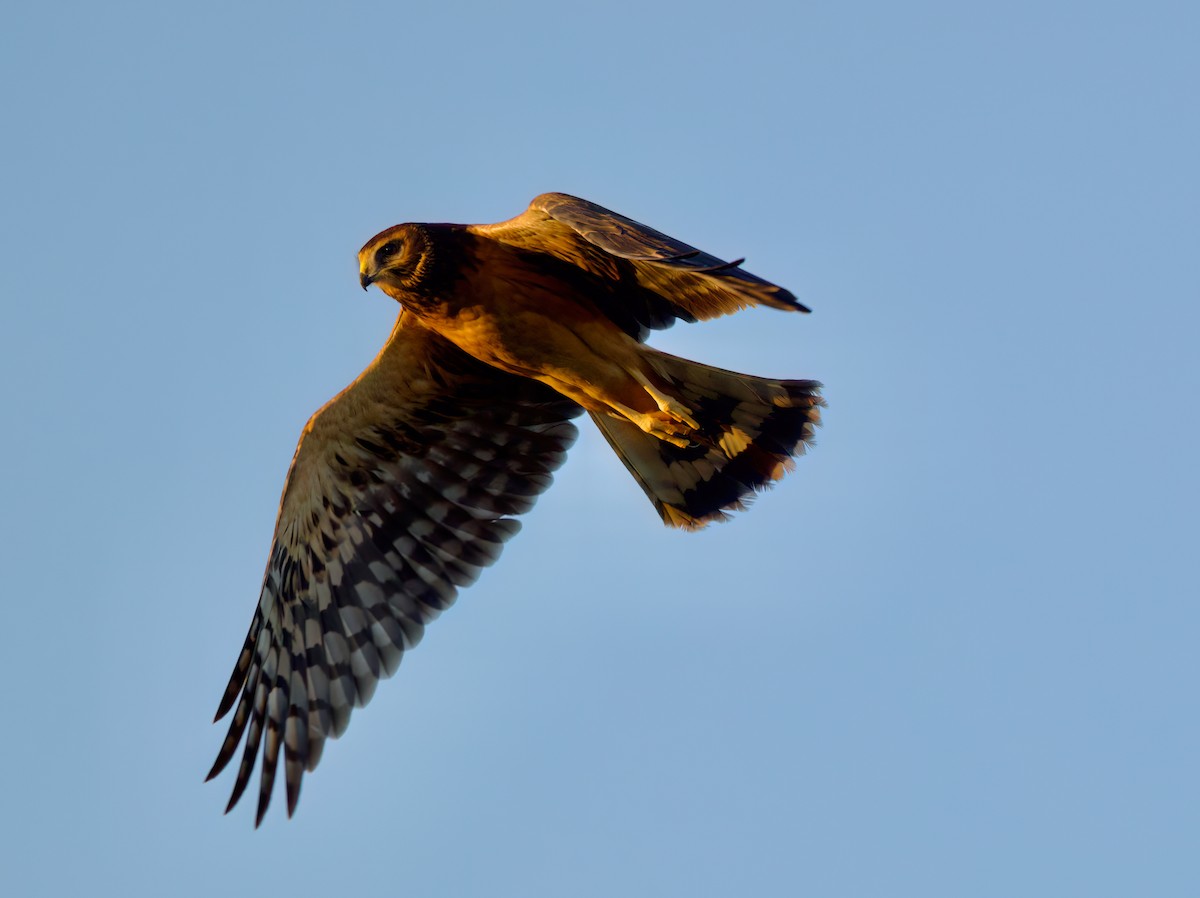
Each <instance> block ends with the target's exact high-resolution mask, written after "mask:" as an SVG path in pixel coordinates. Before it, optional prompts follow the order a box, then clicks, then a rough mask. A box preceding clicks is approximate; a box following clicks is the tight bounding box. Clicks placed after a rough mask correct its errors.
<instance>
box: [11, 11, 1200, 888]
mask: <svg viewBox="0 0 1200 898" xmlns="http://www.w3.org/2000/svg"><path fill="white" fill-rule="evenodd" d="M334 6H335V5H334V4H316V3H288V4H254V3H251V4H233V3H229V4H225V3H214V4H197V3H192V4H175V3H150V2H147V3H127V2H113V3H106V4H93V3H87V4H84V3H54V4H34V3H21V4H18V5H13V6H12V7H11V8H9V9H8V10H7V11H6V13H5V16H4V24H3V28H2V29H0V76H2V77H0V94H2V95H3V110H4V129H3V131H4V136H3V140H2V141H0V179H2V180H3V202H2V203H0V238H2V240H0V247H2V249H0V253H2V254H3V264H2V265H0V302H3V324H2V325H0V383H2V384H3V387H0V389H2V391H3V392H2V396H3V402H4V409H3V420H4V422H5V425H4V431H3V438H2V440H0V462H2V468H0V469H2V470H3V471H4V472H5V476H4V478H3V481H2V482H0V500H2V506H0V507H2V509H3V514H2V515H0V557H2V560H3V562H4V568H5V571H6V576H5V581H6V582H5V585H4V587H3V602H4V606H3V607H4V634H5V649H4V651H3V653H0V664H2V665H3V668H4V679H5V682H6V683H7V688H6V690H5V692H6V695H5V698H4V699H3V704H2V706H0V707H3V710H4V715H3V717H4V721H5V722H4V724H3V734H4V738H3V748H2V749H0V752H2V753H3V757H2V763H0V778H2V781H0V789H2V797H0V852H2V854H3V857H2V858H0V891H2V892H3V894H4V895H6V896H7V895H13V896H26V895H28V896H37V895H47V896H49V895H55V896H59V895H65V894H78V895H91V894H104V893H110V892H111V893H116V892H120V893H121V894H125V895H134V896H142V895H146V896H149V895H154V896H159V895H179V896H191V895H197V896H199V895H203V896H211V895H249V894H253V893H258V894H266V893H268V892H271V893H279V894H335V893H336V894H396V893H403V894H408V895H420V896H425V895H430V896H433V895H447V896H458V895H481V896H484V895H486V896H508V895H513V896H606V898H610V896H614V895H654V896H659V895H695V896H710V895H711V896H728V895H789V894H795V895H814V896H822V898H826V896H921V898H930V896H1006V898H1009V896H1014V895H1022V896H1056V898H1057V896H1076V895H1078V896H1090V898H1094V896H1109V895H1111V896H1128V895H1135V894H1138V895H1155V896H1175V895H1179V896H1183V895H1195V894H1197V893H1198V892H1200V873H1198V870H1197V867H1198V864H1197V845H1198V841H1200V810H1198V809H1200V777H1198V775H1197V765H1198V764H1200V719H1198V716H1197V709H1198V708H1197V701H1196V692H1197V682H1198V679H1200V669H1198V668H1200V665H1198V663H1197V657H1196V643H1197V634H1198V633H1200V607H1198V603H1197V599H1198V596H1200V589H1198V588H1197V582H1196V580H1197V578H1196V559H1197V536H1198V533H1200V526H1198V524H1200V521H1198V514H1197V498H1198V492H1200V491H1198V489H1197V487H1198V482H1197V481H1198V478H1197V463H1196V451H1197V450H1196V447H1197V442H1198V438H1200V425H1198V423H1197V421H1198V417H1197V405H1196V403H1197V397H1198V396H1200V376H1198V373H1197V369H1198V367H1200V366H1198V363H1197V355H1198V352H1197V347H1196V343H1197V333H1198V332H1200V177H1198V174H1197V172H1198V160H1200V116H1198V115H1197V111H1198V106H1197V88H1198V87H1200V52H1198V50H1197V48H1198V47H1200V7H1198V6H1197V5H1196V4H1195V3H1187V2H1179V3H1166V2H1143V3H1109V2H1098V3H1083V2H1074V3H1072V2H1054V0H1039V2H1020V0H1018V2H1007V3H1003V4H997V3H989V4H980V3H958V2H926V0H913V2H908V3H882V2H840V3H809V2H795V3H783V2H777V3H770V2H753V0H748V2H740V3H737V4H724V3H722V4H706V3H698V2H689V3H665V2H647V3H619V2H610V3H606V4H572V3H565V2H545V3H514V4H500V5H492V4H486V5H485V4H482V3H481V4H460V3H452V2H447V3H442V4H407V3H384V4H380V3H370V4H356V3H342V4H336V6H337V8H336V9H334V8H333V7H334ZM547 190H560V191H566V192H570V193H575V194H578V195H581V196H584V197H587V198H589V199H591V200H594V201H596V202H598V203H601V204H603V205H606V206H609V207H610V208H613V209H616V210H618V211H620V212H622V213H624V214H627V215H629V216H631V217H633V218H636V219H638V220H640V221H643V222H645V223H647V224H649V225H651V226H653V227H656V228H658V229H660V230H663V231H666V232H667V233H669V234H672V235H674V236H677V237H679V238H680V239H683V240H686V241H688V242H691V243H693V244H695V245H697V246H700V247H703V248H704V249H706V250H708V251H711V252H713V253H716V254H718V255H722V256H724V257H727V258H728V257H733V256H740V255H746V256H748V257H749V262H748V263H747V268H748V269H749V270H751V271H754V272H756V273H758V274H761V275H763V276H764V277H767V278H770V279H772V280H775V281H778V282H779V283H781V284H784V285H786V286H788V287H789V288H791V289H792V290H793V291H795V293H796V294H797V295H798V296H799V297H800V299H801V300H802V301H804V302H805V303H808V304H809V305H811V306H812V307H813V309H814V313H813V314H812V315H811V316H808V317H802V316H798V315H784V314H781V313H776V312H772V311H770V310H754V311H750V312H746V313H742V314H740V315H738V316H735V317H733V318H729V319H723V320H719V321H714V322H709V323H706V324H702V325H693V326H685V325H679V326H677V327H676V328H674V329H673V330H672V331H669V332H667V333H665V334H661V335H659V336H658V337H657V338H656V339H655V344H656V345H658V346H660V347H663V348H665V349H668V350H670V351H672V352H675V353H678V354H682V355H687V356H691V357H694V358H698V359H701V360H704V361H706V362H709V363H711V364H717V365H721V366H724V367H729V368H736V369H741V370H747V371H751V372H755V373H760V374H767V375H775V376H785V377H814V378H818V379H820V380H823V381H824V382H825V383H826V385H827V396H828V399H829V404H830V406H829V409H828V414H827V416H826V426H825V427H824V429H823V430H822V431H821V433H820V437H819V445H818V446H817V447H816V448H815V450H814V451H813V452H812V453H811V454H810V455H809V456H808V457H806V458H804V459H802V460H801V462H800V464H799V466H798V470H797V471H796V472H795V474H794V475H792V476H791V477H790V478H789V479H788V480H787V481H786V482H785V483H783V484H782V485H781V486H780V487H779V488H777V489H775V490H774V491H772V492H771V493H770V494H768V495H766V496H764V497H762V498H761V499H760V500H759V502H758V503H757V504H756V505H755V507H754V508H753V509H752V510H751V511H750V513H749V514H746V515H744V516H741V517H739V519H738V520H736V521H735V522H733V523H731V524H727V525H723V526H720V527H713V528H710V529H709V530H708V531H705V532H704V533H701V534H695V535H687V534H680V533H674V532H669V531H667V530H666V529H665V528H663V527H662V526H661V525H660V524H659V522H658V519H657V516H656V515H655V514H654V512H653V510H652V508H651V507H650V505H649V504H648V503H647V502H646V500H645V499H644V497H643V496H642V494H641V492H640V490H639V489H638V487H637V486H636V485H635V484H634V482H633V481H632V479H631V478H629V477H628V475H627V474H626V473H625V471H624V469H623V468H622V467H621V465H620V464H619V463H618V462H617V460H616V459H615V457H614V456H613V455H612V454H611V452H610V451H609V450H608V448H607V446H606V445H605V443H604V441H603V440H602V439H601V438H600V437H599V435H598V434H596V433H595V432H594V431H593V430H591V429H590V425H588V424H587V422H586V421H584V422H581V424H583V425H584V426H583V430H584V434H583V436H582V438H581V440H580V442H579V443H578V444H577V446H576V448H575V449H574V450H573V453H572V457H571V459H570V461H569V462H568V464H567V466H566V467H565V468H564V469H563V470H562V471H561V473H560V475H559V476H558V479H557V482H556V484H555V486H554V488H553V489H552V490H551V491H550V492H549V493H548V494H547V495H546V496H545V497H544V498H543V499H542V501H541V502H540V503H539V505H538V507H537V508H536V509H535V510H534V512H533V513H532V514H530V515H529V516H528V517H527V518H526V519H525V530H524V532H523V533H522V534H521V535H520V537H518V538H517V539H516V540H514V541H513V542H512V543H511V544H510V545H509V547H508V549H507V551H506V553H505V556H504V557H503V559H502V560H501V562H500V563H499V564H498V565H497V566H496V567H495V568H493V569H491V570H490V571H488V572H487V573H486V574H485V576H484V577H483V578H482V579H481V580H480V582H479V583H478V584H477V585H476V586H474V587H472V588H471V589H470V590H468V591H466V592H464V594H463V595H462V597H461V598H460V600H459V603H458V604H457V605H456V606H455V608H454V609H453V610H452V611H450V612H449V613H447V614H445V615H444V616H443V617H442V618H441V619H440V620H439V621H438V622H437V623H436V624H434V625H433V626H432V627H431V628H430V629H429V631H428V633H427V635H426V639H425V641H424V643H423V644H422V645H421V647H420V648H419V649H418V650H417V651H415V652H414V653H412V654H411V655H409V656H408V657H407V659H406V661H405V663H404V665H403V666H402V667H401V670H400V672H399V673H398V675H397V676H396V677H395V678H393V679H392V680H390V681H388V682H387V683H384V684H383V685H382V686H381V687H380V689H379V691H378V693H377V694H376V696H375V698H374V700H373V701H372V703H371V705H370V706H369V707H368V708H366V709H365V710H362V711H358V712H356V713H355V716H354V720H353V722H352V724H351V726H350V728H349V730H348V732H347V733H346V735H345V736H344V737H343V738H342V739H341V740H339V741H337V742H335V743H332V744H330V745H329V746H328V747H327V749H326V752H325V755H324V759H323V761H322V763H321V766H320V767H319V768H318V770H317V771H316V773H315V774H313V775H312V776H310V777H308V778H307V779H306V781H305V787H304V793H303V796H302V798H301V802H300V807H299V810H298V813H297V816H296V817H295V819H293V820H291V821H288V820H287V819H286V816H285V814H284V809H283V801H282V797H281V796H279V795H278V794H277V796H276V803H275V805H273V807H272V809H271V812H270V814H269V816H268V818H267V820H266V821H265V823H264V825H263V827H262V829H261V830H259V831H257V832H256V831H254V830H253V828H252V822H253V816H252V814H253V807H252V804H253V802H252V801H250V802H243V804H242V805H241V806H239V807H238V808H237V809H236V811H235V812H234V813H233V814H231V815H230V816H229V817H223V816H222V814H221V811H222V809H223V808H224V805H225V801H226V799H227V796H228V790H229V788H230V786H231V785H232V776H231V775H228V774H227V775H225V776H223V777H222V778H221V779H219V780H218V781H217V782H216V783H213V784H207V785H205V784H204V783H203V782H202V779H203V777H204V774H205V773H206V771H207V770H208V767H209V765H210V763H211V761H212V758H213V756H214V755H215V752H216V750H217V748H218V746H219V744H220V741H221V739H222V737H223V734H224V727H223V726H221V727H215V726H212V725H211V723H210V720H211V717H212V714H213V712H214V710H215V709H216V705H217V701H218V699H219V698H220V695H221V692H222V690H223V688H224V685H225V681H226V679H227V677H228V674H229V670H230V668H231V667H232V665H233V662H234V659H235V657H236V655H237V652H238V650H239V649H240V646H241V642H242V639H243V636H244V634H245V630H246V627H247V625H248V624H249V621H250V616H251V613H252V610H253V608H254V604H255V601H256V599H257V595H258V588H259V582H260V578H261V575H262V568H263V565H264V562H265V558H266V553H267V549H268V545H269V540H270V537H271V530H272V525H273V521H274V515H275V509H276V503H277V501H278V496H279V491H280V489H281V487H282V484H283V478H284V474H285V471H286V468H287V464H288V460H289V459H290V457H291V453H292V450H293V447H294V445H295V440H296V437H297V436H298V434H299V431H300V428H301V426H302V425H303V423H304V421H305V419H306V418H307V417H308V415H309V414H310V413H311V412H312V411H313V410H314V409H315V408H317V406H318V405H320V404H321V403H322V402H324V401H325V400H326V399H327V398H329V397H330V396H331V395H332V394H333V393H335V392H336V391H337V390H338V389H340V388H341V387H342V386H343V385H345V384H346V383H348V382H349V381H350V380H351V379H353V378H354V377H355V376H356V375H357V374H358V372H359V371H360V370H361V369H362V367H363V366H364V365H365V364H366V362H367V361H368V360H369V359H370V358H371V356H372V355H373V353H374V352H375V351H376V349H377V348H378V347H379V345H380V344H381V343H382V342H383V340H384V338H385V337H386V336H387V333H388V329H389V327H390V325H391V322H392V320H393V318H394V317H395V314H396V308H395V306H394V304H393V303H392V301H391V300H388V299H387V298H386V297H384V296H383V295H382V294H380V293H378V292H377V291H372V292H371V293H370V294H367V295H364V294H363V293H362V291H361V290H360V289H359V287H358V284H357V280H356V268H355V252H356V251H357V249H358V247H359V246H360V245H361V244H362V242H363V241H364V240H365V239H366V238H368V237H370V236H371V235H372V234H374V233H375V232H376V231H378V230H380V229H381V228H383V227H386V226H388V225H391V224H394V223H396V222H399V221H404V220H416V221H422V220H424V221H430V220H432V221H485V222H486V221H497V220H501V219H504V218H507V217H509V216H511V215H514V214H516V213H518V212H520V211H521V210H522V209H524V207H525V205H526V203H527V202H528V201H529V200H530V199H531V198H532V197H533V196H534V195H535V194H538V193H540V192H543V191H547Z"/></svg>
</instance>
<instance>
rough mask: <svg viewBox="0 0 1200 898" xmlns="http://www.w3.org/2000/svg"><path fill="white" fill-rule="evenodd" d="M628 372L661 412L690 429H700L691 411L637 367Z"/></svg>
mask: <svg viewBox="0 0 1200 898" xmlns="http://www.w3.org/2000/svg"><path fill="white" fill-rule="evenodd" d="M630 373H631V374H632V375H633V379H634V380H636V381H637V382H638V383H639V384H641V385H642V389H644V390H645V391H646V392H647V393H649V394H650V398H651V399H653V400H654V402H655V404H657V405H658V408H659V410H660V411H661V412H663V414H665V415H667V416H669V417H671V418H673V419H674V420H675V421H678V422H680V423H681V424H686V425H687V426H688V427H690V428H691V429H692V430H699V429H700V425H699V424H697V423H696V419H695V418H693V417H692V416H691V413H690V412H689V411H688V409H687V407H686V406H684V405H683V404H682V403H681V402H679V401H678V400H676V399H674V398H672V397H671V396H668V395H667V394H666V393H664V392H662V390H660V389H658V387H656V386H654V384H652V383H650V380H649V379H648V378H647V377H646V375H644V374H642V372H640V371H638V370H637V369H634V370H633V371H631V372H630ZM643 429H644V428H643Z"/></svg>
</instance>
